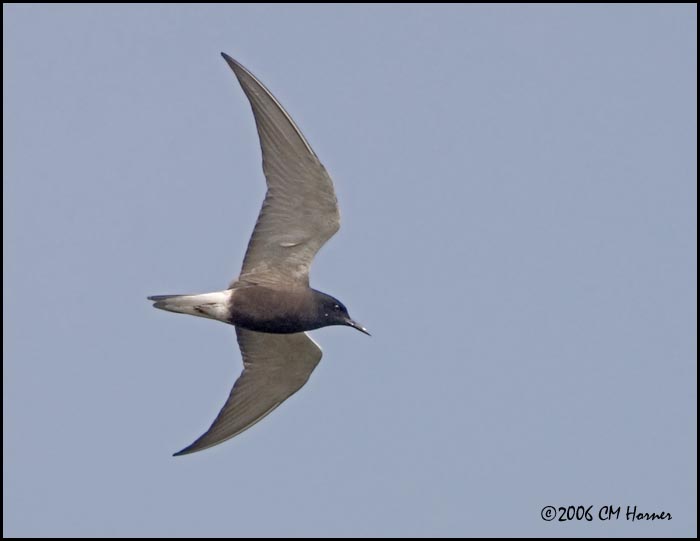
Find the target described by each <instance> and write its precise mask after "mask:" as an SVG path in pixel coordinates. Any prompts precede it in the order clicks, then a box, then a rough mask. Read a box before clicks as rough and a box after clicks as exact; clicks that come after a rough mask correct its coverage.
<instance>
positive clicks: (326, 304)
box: [316, 291, 371, 336]
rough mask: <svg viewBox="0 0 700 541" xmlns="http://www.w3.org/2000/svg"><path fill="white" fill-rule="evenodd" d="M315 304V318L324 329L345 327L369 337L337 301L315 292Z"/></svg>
mask: <svg viewBox="0 0 700 541" xmlns="http://www.w3.org/2000/svg"><path fill="white" fill-rule="evenodd" d="M316 303H317V304H316V306H317V310H318V312H317V317H318V318H319V319H320V320H321V321H324V322H325V324H324V327H325V326H327V325H347V326H348V327H352V328H353V329H357V330H358V331H360V332H363V333H365V334H366V335H367V336H371V335H370V334H369V332H368V331H367V329H365V328H364V327H363V326H362V325H360V324H359V323H358V322H357V321H354V320H353V319H352V318H351V317H350V314H348V309H347V308H346V307H345V305H344V304H343V303H342V302H340V301H339V300H338V299H336V298H334V297H331V296H330V295H326V294H325V293H321V292H320V291H316Z"/></svg>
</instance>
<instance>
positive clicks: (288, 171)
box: [221, 53, 340, 286]
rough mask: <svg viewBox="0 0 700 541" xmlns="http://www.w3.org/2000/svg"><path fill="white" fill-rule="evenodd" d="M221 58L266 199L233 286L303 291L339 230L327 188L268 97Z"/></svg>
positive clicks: (326, 179) (319, 168)
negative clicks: (248, 115)
mask: <svg viewBox="0 0 700 541" xmlns="http://www.w3.org/2000/svg"><path fill="white" fill-rule="evenodd" d="M221 54H222V56H223V57H224V59H225V60H226V62H228V65H229V66H230V67H231V69H232V70H233V73H235V74H236V77H237V78H238V81H239V82H240V84H241V87H243V91H244V92H245V94H246V96H248V100H249V101H250V105H251V107H252V108H253V115H254V116H255V123H256V125H257V128H258V135H259V136H260V147H261V149H262V161H263V171H264V173H265V177H266V178H267V194H266V196H265V201H264V202H263V206H262V209H261V210H260V215H259V216H258V221H257V223H256V224H255V229H254V230H253V235H252V237H251V239H250V242H249V244H248V250H247V251H246V255H245V259H244V260H243V268H242V269H241V275H240V277H239V278H238V281H239V282H244V283H249V284H259V285H272V286H274V285H279V284H283V285H286V286H289V285H300V286H308V284H309V267H310V266H311V262H312V260H313V258H314V256H315V255H316V252H318V250H319V249H320V248H321V246H323V245H324V244H325V242H326V241H327V240H328V239H329V238H331V237H332V236H333V235H334V234H335V232H336V231H338V229H339V227H340V213H339V211H338V203H337V201H336V197H335V192H334V190H333V182H332V181H331V177H330V176H329V175H328V173H327V172H326V168H325V167H323V165H322V164H321V162H320V161H319V159H318V157H317V156H316V154H315V153H314V151H313V150H312V148H311V146H310V145H309V143H308V142H307V141H306V139H305V138H304V136H303V135H302V133H301V131H300V130H299V128H297V126H296V124H294V121H293V120H292V118H291V117H290V116H289V115H288V114H287V112H286V111H285V110H284V109H283V108H282V106H281V105H280V103H279V102H278V101H277V100H276V99H275V97H274V96H273V95H272V94H271V93H270V91H269V90H268V89H267V88H265V86H264V85H263V84H262V83H261V82H260V81H258V80H257V79H256V78H255V76H254V75H253V74H252V73H250V72H249V71H248V70H247V69H245V68H244V67H243V66H241V65H240V64H239V63H238V62H236V61H235V60H234V59H233V58H231V57H230V56H228V55H226V54H224V53H221ZM234 283H235V281H234ZM231 285H233V284H231Z"/></svg>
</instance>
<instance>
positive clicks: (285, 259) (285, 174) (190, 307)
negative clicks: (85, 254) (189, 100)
mask: <svg viewBox="0 0 700 541" xmlns="http://www.w3.org/2000/svg"><path fill="white" fill-rule="evenodd" d="M221 56H223V57H224V60H226V62H227V63H228V65H229V67H230V68H231V69H232V70H233V73H234V74H235V75H236V78H237V79H238V82H239V83H240V85H241V87H242V88H243V92H244V93H245V95H246V96H247V97H248V101H250V105H251V107H252V109H253V116H254V117H255V124H256V126H257V129H258V135H259V137H260V147H261V149H262V162H263V172H264V173H265V178H266V180H267V194H266V195H265V200H264V201H263V205H262V209H261V210H260V214H259V216H258V221H257V223H256V224H255V228H254V230H253V235H252V236H251V238H250V241H249V243H248V249H247V250H246V253H245V257H244V259H243V268H242V269H241V273H240V275H239V276H238V278H236V279H235V280H233V282H231V283H230V284H229V287H228V288H227V289H225V290H223V291H216V292H214V293H203V294H199V295H156V296H153V297H148V299H149V300H151V301H154V304H153V306H154V307H155V308H160V309H161V310H168V311H170V312H178V313H181V314H189V315H193V316H199V317H206V318H210V319H215V320H217V321H223V322H224V323H228V324H230V325H233V326H234V327H235V328H236V337H237V338H238V345H239V347H240V349H241V355H242V357H243V372H242V373H241V375H240V376H239V378H238V380H237V381H236V382H235V384H234V385H233V389H232V390H231V393H230V395H229V397H228V400H226V403H225V404H224V407H223V408H222V409H221V411H220V412H219V415H218V416H217V417H216V419H215V420H214V422H213V423H212V425H211V426H210V427H209V430H207V431H206V432H205V433H204V434H202V435H201V436H200V437H199V438H197V439H196V440H195V441H194V443H192V444H191V445H189V446H187V447H185V448H184V449H183V450H181V451H179V452H177V453H175V456H178V455H185V454H189V453H194V452H196V451H201V450H203V449H207V448H209V447H212V446H214V445H218V444H219V443H221V442H223V441H225V440H228V439H230V438H233V437H234V436H236V435H238V434H240V433H241V432H243V431H244V430H246V429H248V428H250V427H251V426H253V425H254V424H255V423H257V422H258V421H260V420H261V419H263V418H264V417H265V416H266V415H268V414H269V413H271V412H272V411H273V410H274V409H275V408H277V406H279V405H280V404H281V403H282V402H284V401H285V400H286V399H287V398H289V397H290V396H291V395H293V394H294V393H295V392H297V391H298V390H299V389H301V387H303V385H304V384H305V383H306V381H307V380H308V379H309V376H310V375H311V372H313V370H314V368H316V365H317V364H318V362H319V361H320V360H321V348H320V347H319V346H318V344H316V342H314V340H312V339H311V337H310V336H309V335H308V334H307V333H306V331H309V330H313V329H318V328H321V327H326V326H329V325H347V326H349V327H353V328H354V329H357V330H358V331H361V332H363V333H365V334H369V332H367V329H365V328H364V327H363V326H362V325H360V324H359V323H357V322H356V321H354V320H353V319H352V318H351V317H350V315H349V314H348V311H347V308H345V305H344V304H343V303H342V302H340V301H339V300H338V299H336V298H334V297H331V296H330V295H327V294H325V293H321V292H320V291H317V290H315V289H311V287H310V286H309V267H310V266H311V263H312V261H313V258H314V256H315V255H316V253H317V252H318V251H319V249H320V248H321V246H323V245H324V244H325V243H326V241H327V240H328V239H330V238H331V237H332V236H333V235H334V234H335V233H336V231H338V229H339V227H340V213H339V211H338V203H337V200H336V196H335V191H334V190H333V182H332V180H331V177H330V176H329V175H328V172H327V171H326V168H325V167H324V166H323V165H322V164H321V162H320V161H319V159H318V157H317V156H316V153H315V152H314V151H313V149H312V148H311V146H310V145H309V143H308V141H307V140H306V139H305V138H304V136H303V134H302V133H301V131H300V130H299V128H298V127H297V125H296V124H295V123H294V121H293V120H292V118H291V117H290V116H289V114H288V113H287V112H286V111H285V110H284V108H283V107H282V105H280V103H279V101H277V99H276V98H275V97H274V96H273V95H272V93H271V92H270V91H269V90H268V89H267V88H265V86H264V85H263V84H262V83H261V82H260V81H259V80H258V79H257V78H256V77H255V76H254V75H253V74H252V73H250V72H249V71H248V70H247V69H246V68H244V67H243V66H242V65H241V64H239V63H238V62H237V61H235V60H234V59H233V58H231V57H230V56H228V55H227V54H225V53H221Z"/></svg>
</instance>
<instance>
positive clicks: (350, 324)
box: [345, 318, 372, 336]
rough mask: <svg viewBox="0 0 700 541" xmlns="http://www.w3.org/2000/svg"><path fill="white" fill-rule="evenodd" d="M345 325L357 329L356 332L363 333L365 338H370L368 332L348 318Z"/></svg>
mask: <svg viewBox="0 0 700 541" xmlns="http://www.w3.org/2000/svg"><path fill="white" fill-rule="evenodd" d="M345 324H346V325H348V326H349V327H352V328H353V329H357V330H358V331H360V332H363V333H365V334H366V335H367V336H372V335H371V334H369V331H368V330H367V329H365V328H364V327H363V326H362V325H360V324H359V323H358V322H357V321H353V320H352V319H350V318H348V320H347V321H346V322H345Z"/></svg>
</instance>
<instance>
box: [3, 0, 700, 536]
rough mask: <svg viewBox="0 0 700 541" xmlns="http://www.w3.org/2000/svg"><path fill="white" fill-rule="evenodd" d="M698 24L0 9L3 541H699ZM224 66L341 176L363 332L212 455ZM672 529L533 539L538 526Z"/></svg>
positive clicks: (573, 531) (618, 18)
mask: <svg viewBox="0 0 700 541" xmlns="http://www.w3.org/2000/svg"><path fill="white" fill-rule="evenodd" d="M696 14H697V12H696V8H695V6H690V5H672V6H658V5H656V6H655V5H643V6H639V5H638V6H620V5H615V6H581V5H576V6H522V5H520V6H449V7H448V6H367V5H365V6H348V5H344V6H311V5H305V6H246V5H243V6H240V5H230V6H215V5H205V6H197V7H194V6H163V5H146V6H133V5H132V6H119V7H117V6H106V7H104V6H79V5H71V6H55V5H41V6H37V5H34V6H32V5H9V6H8V5H5V6H4V7H3V15H4V17H3V61H4V68H3V113H4V116H3V135H4V137H3V153H4V160H3V194H4V204H3V210H4V214H3V223H4V226H5V227H4V233H3V241H4V243H3V255H4V256H5V258H4V267H3V271H4V272H3V280H4V284H3V286H4V287H3V290H4V303H3V315H4V326H3V334H4V338H5V341H4V349H3V351H4V363H3V375H4V379H3V392H4V397H3V405H4V409H3V421H4V427H3V436H4V438H3V469H4V479H3V495H4V498H3V518H4V520H3V533H4V535H5V536H51V535H58V536H93V535H94V536H141V535H144V536H149V535H150V536H226V537H229V536H231V537H233V536H235V537H239V536H271V535H287V536H322V535H329V536H330V535H334V536H348V535H359V536H365V535H380V536H381V535H384V536H389V535H415V536H429V535H430V536H438V535H442V536H457V535H459V536H476V535H480V536H495V535H528V536H567V535H578V536H585V535H593V536H604V535H610V536H631V535H635V536H674V535H675V536H683V535H685V536H694V535H695V534H696V533H697V513H696V505H697V496H696V489H697V482H696V476H697V467H696V464H697V463H696V458H697V439H696V437H697V430H696V425H697V414H696V411H697V386H696V376H697V365H696V354H697V338H696V330H695V329H696V323H697V317H696V314H697V312H696V300H695V299H696V276H697V265H696V257H697V251H696V240H697V237H696V222H697V204H696V197H697V185H696V175H697V162H696V145H697V123H696V115H697V106H696V97H697V85H696V77H697V56H696V44H697V26H696ZM220 51H225V52H227V53H229V54H231V55H232V56H233V57H234V58H236V59H238V60H239V61H240V62H242V63H243V64H244V65H245V66H247V67H248V68H249V69H250V70H251V71H252V72H253V73H255V74H256V75H257V76H259V77H260V79H261V80H262V81H263V82H264V83H265V84H266V85H267V86H268V87H269V88H270V89H271V90H272V92H273V93H274V94H275V95H276V96H277V97H278V98H279V100H280V101H281V102H282V104H283V105H284V106H285V107H286V108H287V109H288V111H289V112H290V113H291V115H292V116H293V117H294V119H295V120H296V121H297V123H298V124H299V126H300V127H301V129H302V130H303V131H304V133H305V134H306V136H307V138H308V139H309V141H310V142H311V144H312V146H313V147H314V149H315V150H316V152H317V154H318V155H319V156H320V158H321V160H322V161H323V162H324V164H325V165H326V166H327V168H328V170H329V171H330V172H331V174H332V175H333V178H334V180H335V185H336V191H337V193H338V198H339V201H340V205H341V212H342V219H343V223H342V228H341V230H340V232H339V234H338V235H336V236H335V237H334V238H333V239H332V240H331V242H329V243H328V244H327V245H326V246H325V247H324V249H323V250H322V251H321V253H320V254H319V257H318V259H317V261H316V263H315V266H314V268H313V273H312V285H313V286H314V287H316V288H318V289H320V290H322V291H325V292H328V293H330V294H332V295H334V296H337V297H338V298H340V299H341V300H342V301H343V302H344V303H345V304H346V305H347V306H348V308H349V309H350V313H351V314H352V315H353V316H354V317H355V318H357V319H358V320H359V321H361V322H362V323H364V324H365V325H366V326H367V327H368V328H369V329H370V330H371V331H372V333H373V336H372V337H371V338H368V337H366V336H364V335H362V334H360V333H357V332H355V331H352V330H351V329H348V328H329V329H322V330H319V331H316V332H314V333H313V336H314V338H315V339H316V340H317V341H318V342H319V343H320V344H321V346H322V347H323V349H324V359H323V361H322V362H321V364H320V365H319V367H318V369H317V370H316V372H315V373H314V374H313V376H312V378H311V380H310V382H309V383H308V385H307V386H306V387H305V388H304V389H303V390H302V391H301V392H300V393H298V394H297V395H295V396H294V397H292V398H291V399H290V400H289V401H288V402H287V403H285V404H284V405H283V406H282V407H281V408H279V410H277V411H276V412H275V413H274V414H273V415H271V416H269V417H268V418H267V419H265V421H264V422H262V423H260V424H258V425H256V426H255V427H254V428H252V429H251V430H249V431H247V432H245V433H244V434H242V435H241V436H239V437H237V438H236V439H234V440H231V441H229V442H227V443H226V444H224V445H221V446H218V447H216V448H214V449H212V450H209V451H206V452H202V453H198V454H195V455H191V456H186V457H179V458H173V457H172V456H171V454H172V453H173V452H174V451H177V450H179V449H181V448H182V447H184V446H185V445H187V444H189V443H191V441H192V440H193V439H194V438H195V437H197V436H199V435H200V434H201V433H202V431H204V430H205V429H206V428H207V427H208V426H209V424H210V423H211V421H212V420H213V418H214V416H215V414H216V413H217V412H218V410H219V408H220V407H221V405H222V404H223V402H224V400H225V398H226V396H227V395H228V392H229V389H230V387H231V385H232V384H233V381H234V380H235V378H236V377H237V375H238V373H239V371H240V368H241V363H240V355H239V351H238V348H237V347H236V344H235V339H234V333H233V332H232V329H230V328H227V327H226V326H224V325H222V324H218V323H214V322H212V321H207V320H204V319H197V318H192V317H186V316H176V315H172V314H167V313H163V312H159V311H156V310H154V309H152V308H151V306H150V303H148V302H147V301H146V299H145V298H146V296H147V295H151V294H159V293H179V292H205V291H212V290H217V289H220V288H222V287H225V285H226V284H227V283H228V282H229V281H230V280H231V279H232V278H233V277H234V276H235V275H236V274H237V272H238V269H239V268H240V263H241V259H242V256H243V252H244V250H245V246H246V244H247V241H248V238H249V236H250V233H251V231H252V227H253V224H254V222H255V217H256V215H257V213H258V210H259V207H260V204H261V201H262V197H263V194H264V181H263V176H262V171H261V168H260V154H259V147H258V139H257V135H256V132H255V125H254V122H253V117H252V114H251V112H250V108H249V105H248V102H247V100H246V99H245V96H244V95H243V92H242V91H241V89H240V87H239V85H238V83H237V81H236V79H235V77H234V76H233V74H232V73H231V72H230V70H229V68H228V67H227V66H226V64H225V62H224V61H223V60H222V59H221V57H220V56H219V52H220ZM570 504H573V505H593V506H595V507H594V509H596V510H597V509H598V508H599V507H600V506H602V505H606V504H613V505H616V506H617V505H619V506H622V507H623V509H624V508H625V507H626V506H627V505H637V506H638V507H639V509H640V510H642V511H648V512H651V511H657V512H660V511H662V510H663V511H666V512H670V513H671V514H672V516H673V519H672V520H671V521H664V522H654V523H639V522H635V523H631V522H627V521H625V520H624V519H622V520H619V521H613V522H601V521H599V520H597V519H596V520H595V521H593V522H570V523H558V522H552V523H547V522H544V521H543V520H542V519H541V518H540V510H541V508H542V507H543V506H545V505H554V506H562V505H570Z"/></svg>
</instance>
